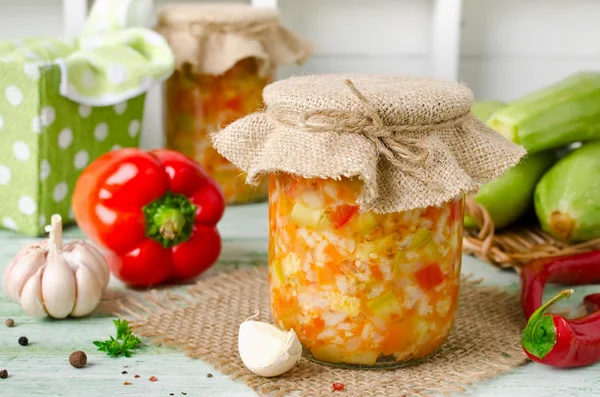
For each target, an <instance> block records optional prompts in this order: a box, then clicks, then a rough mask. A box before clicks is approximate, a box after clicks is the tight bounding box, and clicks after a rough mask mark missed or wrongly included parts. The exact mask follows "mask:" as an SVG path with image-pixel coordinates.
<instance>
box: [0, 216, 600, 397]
mask: <svg viewBox="0 0 600 397" xmlns="http://www.w3.org/2000/svg"><path fill="white" fill-rule="evenodd" d="M219 229H220V230H221V233H222V235H223V240H224V244H223V253H222V255H221V258H220V260H219V263H218V264H217V265H216V270H218V269H219V268H224V267H230V266H239V265H256V264H265V263H266V257H267V207H266V204H255V205H248V206H239V207H232V208H229V209H228V210H227V212H226V214H225V217H224V219H223V221H222V222H221V223H220V225H219ZM65 235H66V236H67V237H73V236H81V234H80V232H79V230H78V229H77V228H69V229H68V230H67V231H66V232H65ZM32 241H34V239H31V238H26V237H22V236H18V235H16V234H13V233H9V232H5V231H1V232H0V272H1V273H0V274H2V273H3V271H4V268H5V267H6V265H7V264H8V262H9V261H10V260H11V259H12V257H13V256H14V254H15V253H16V252H17V250H18V249H19V248H20V247H22V246H23V245H25V244H28V243H30V242H32ZM463 273H474V274H475V275H477V276H480V277H483V278H484V282H485V283H487V284H494V285H505V286H508V287H509V288H512V289H515V290H516V289H517V288H518V278H517V276H516V275H515V274H514V273H513V272H509V271H500V270H497V269H495V268H493V267H492V266H490V265H488V264H485V263H483V262H480V261H478V260H476V259H474V258H472V257H467V256H465V257H464V259H463ZM598 289H599V288H594V287H593V286H590V287H579V288H577V289H576V294H575V296H574V299H571V300H570V302H581V298H582V297H583V296H584V295H585V294H587V293H591V292H595V291H597V290H598ZM110 290H113V291H114V290H117V291H118V290H120V291H124V290H125V288H124V287H123V285H122V284H121V283H120V282H118V281H116V280H114V279H113V280H111V285H110ZM557 290H558V289H557V288H550V289H548V291H546V293H547V295H548V296H549V295H551V294H552V293H554V292H556V291H557ZM128 293H131V291H129V290H128ZM6 318H13V319H14V320H15V322H16V323H17V326H16V327H14V328H7V327H5V326H4V325H3V323H4V319H6ZM112 319H113V318H112V317H108V316H103V315H94V316H91V317H88V318H84V319H77V320H63V321H51V320H38V319H33V318H29V317H26V316H25V315H24V314H23V312H22V311H21V309H20V307H19V306H18V305H16V304H15V303H13V302H11V301H10V300H9V299H8V298H7V297H6V296H5V295H4V294H3V293H0V320H1V321H0V369H4V368H6V369H7V370H8V372H9V378H7V379H0V396H7V397H25V396H141V395H144V396H169V395H170V393H173V395H175V396H182V395H183V394H182V392H185V393H187V396H188V397H196V396H216V397H242V396H255V395H256V393H254V392H253V391H252V390H251V389H249V388H248V387H246V386H245V385H243V384H242V383H239V382H234V381H231V380H230V379H229V378H227V377H226V376H224V375H222V374H220V373H219V372H218V371H214V370H213V369H212V368H211V367H210V366H209V365H207V364H205V363H203V362H202V361H200V360H192V359H189V358H187V357H185V356H184V355H183V354H182V353H180V352H179V351H178V350H175V349H169V348H158V347H152V346H144V348H143V349H142V350H141V351H140V352H138V353H136V354H135V355H134V356H133V357H132V358H117V359H114V358H109V357H108V356H106V355H103V353H100V352H96V351H95V347H94V346H93V345H92V341H94V340H98V339H102V340H103V339H105V338H107V337H108V336H109V335H113V334H114V326H113V324H112ZM20 336H27V337H28V338H29V341H30V345H29V346H27V347H22V346H20V345H19V344H18V343H17V340H18V338H19V337H20ZM74 350H85V351H86V352H87V354H88V362H89V364H88V366H87V367H86V368H84V369H75V368H73V367H71V366H70V365H69V363H68V357H69V354H70V353H71V352H72V351H74ZM122 371H127V374H122V373H121V372H122ZM208 373H211V374H212V375H213V376H212V377H210V378H208V377H207V374H208ZM136 374H139V375H140V378H139V379H134V378H133V376H134V375H136ZM153 375H154V376H156V377H157V378H158V381H157V382H150V381H149V380H148V378H149V377H150V376H153ZM125 381H129V382H131V383H132V385H130V386H125V385H124V384H123V382H125ZM462 395H465V396H523V397H528V396H536V397H544V396H548V397H551V396H557V397H558V396H560V397H569V396H586V397H587V396H600V365H596V366H591V367H588V368H582V369H575V370H556V369H552V368H548V367H545V366H542V365H537V364H533V363H530V364H527V365H525V366H523V367H521V368H518V369H515V370H514V371H512V372H511V373H509V374H506V375H504V376H500V377H497V378H495V379H492V380H489V381H485V382H481V383H478V384H476V385H474V386H472V387H470V388H469V390H468V391H467V392H466V393H464V394H462Z"/></svg>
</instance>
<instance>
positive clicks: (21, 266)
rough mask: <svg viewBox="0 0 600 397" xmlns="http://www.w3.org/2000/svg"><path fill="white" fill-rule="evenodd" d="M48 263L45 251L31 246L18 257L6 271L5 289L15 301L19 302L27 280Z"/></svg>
mask: <svg viewBox="0 0 600 397" xmlns="http://www.w3.org/2000/svg"><path fill="white" fill-rule="evenodd" d="M44 263H46V257H45V254H44V251H42V249H39V248H30V251H28V252H25V253H23V254H22V255H17V258H15V260H14V261H13V262H11V264H10V265H9V267H8V268H7V269H6V271H5V272H4V291H5V292H6V295H8V296H9V297H10V298H11V299H12V300H13V301H15V302H19V299H20V296H21V293H22V292H21V291H22V290H23V287H24V286H25V283H26V282H27V280H28V279H29V278H30V277H31V276H33V275H34V274H35V272H37V271H38V270H39V269H40V268H41V267H42V266H44Z"/></svg>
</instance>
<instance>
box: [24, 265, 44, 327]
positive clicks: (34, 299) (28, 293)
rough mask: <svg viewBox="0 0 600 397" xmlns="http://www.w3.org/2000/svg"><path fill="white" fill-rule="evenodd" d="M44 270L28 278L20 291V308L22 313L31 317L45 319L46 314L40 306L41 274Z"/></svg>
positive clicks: (41, 305) (42, 306)
mask: <svg viewBox="0 0 600 397" xmlns="http://www.w3.org/2000/svg"><path fill="white" fill-rule="evenodd" d="M43 272H44V268H40V269H38V271H37V272H36V273H35V274H34V275H32V276H31V277H29V279H28V280H27V282H26V283H25V286H24V287H23V291H21V302H20V303H21V307H22V308H23V311H24V312H25V313H26V314H27V315H29V316H32V317H46V316H47V315H48V313H46V310H44V305H43V304H42V274H43Z"/></svg>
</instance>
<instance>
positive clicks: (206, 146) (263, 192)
mask: <svg viewBox="0 0 600 397" xmlns="http://www.w3.org/2000/svg"><path fill="white" fill-rule="evenodd" d="M269 81H270V78H263V77H260V74H259V73H258V65H257V62H256V60H255V59H254V58H245V59H243V60H241V61H239V62H238V63H236V64H235V66H233V67H232V68H231V69H229V70H228V71H227V72H225V73H224V74H222V75H219V76H215V75H210V74H199V73H194V72H193V71H192V70H191V67H190V66H189V65H186V67H184V68H182V69H181V70H177V71H175V73H174V74H173V75H172V76H171V78H170V79H169V80H167V83H166V97H165V98H166V99H165V100H166V126H165V127H166V128H165V130H166V143H167V147H168V148H169V149H172V150H176V151H178V152H181V153H183V154H185V155H187V156H189V157H191V158H193V159H195V160H196V161H197V162H198V163H199V164H200V165H201V166H202V167H203V168H204V169H205V170H206V172H207V173H208V174H209V175H210V176H211V177H212V178H213V179H214V180H215V181H216V182H217V183H218V184H219V185H220V186H221V189H222V190H223V195H224V196H225V200H226V202H227V203H230V204H233V203H235V204H241V203H248V202H252V201H261V200H265V199H266V197H267V184H266V181H265V182H263V183H262V184H260V185H259V186H258V187H257V186H249V185H246V183H245V179H246V174H245V173H244V172H243V171H241V170H240V169H238V168H237V167H236V166H234V165H233V164H231V163H230V162H229V161H227V160H226V159H225V158H223V157H222V156H221V155H220V154H219V153H217V151H216V150H215V149H214V148H213V146H212V144H211V141H210V134H211V133H213V132H216V131H218V130H219V128H222V127H224V126H226V125H227V124H229V123H231V122H232V121H235V120H236V119H238V118H240V117H242V116H245V115H247V114H249V113H252V112H254V111H256V110H257V109H259V108H260V107H261V106H262V105H263V102H262V98H261V93H262V90H263V88H264V87H265V85H266V84H267V83H268V82H269Z"/></svg>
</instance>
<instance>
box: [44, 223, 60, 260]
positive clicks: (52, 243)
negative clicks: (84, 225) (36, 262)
mask: <svg viewBox="0 0 600 397" xmlns="http://www.w3.org/2000/svg"><path fill="white" fill-rule="evenodd" d="M45 230H46V231H47V232H49V234H50V235H49V236H48V248H49V249H50V251H52V252H58V251H60V250H61V249H62V245H63V239H62V218H61V216H60V215H58V214H54V215H52V217H51V218H50V226H46V228H45Z"/></svg>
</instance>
